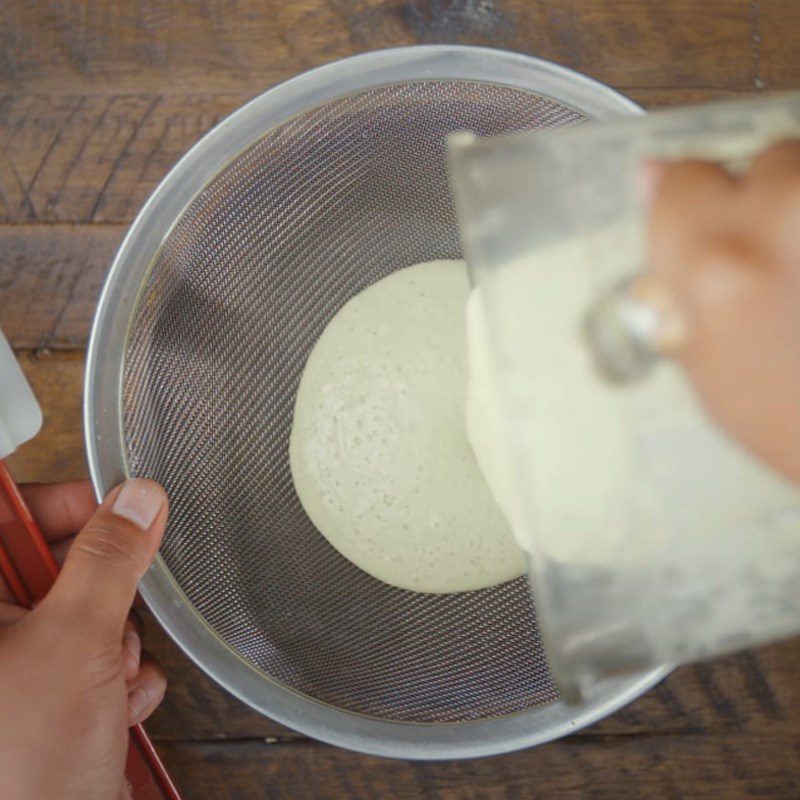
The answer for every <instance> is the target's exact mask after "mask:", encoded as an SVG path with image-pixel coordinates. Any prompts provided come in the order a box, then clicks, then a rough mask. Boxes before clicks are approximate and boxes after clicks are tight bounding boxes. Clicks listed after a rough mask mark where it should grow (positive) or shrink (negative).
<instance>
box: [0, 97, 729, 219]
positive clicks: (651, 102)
mask: <svg viewBox="0 0 800 800" xmlns="http://www.w3.org/2000/svg"><path fill="white" fill-rule="evenodd" d="M264 88H266V87H264ZM742 91H744V90H736V91H734V90H727V89H697V88H695V89H692V88H683V89H676V88H664V89H658V88H655V89H654V88H636V87H633V88H631V89H629V90H628V93H629V94H630V95H631V96H632V97H633V98H634V99H635V100H637V101H638V102H640V103H642V104H643V105H645V107H655V106H663V105H674V104H676V103H685V102H701V101H703V100H709V99H714V98H717V97H724V96H730V95H731V94H739V93H741V92H742ZM248 99H250V97H249V95H244V94H239V95H230V94H221V95H218V94H214V95H208V94H202V95H148V94H141V95H68V96H55V95H37V96H30V95H7V96H5V97H4V98H2V99H0V223H2V222H11V223H20V222H69V223H76V222H103V223H110V222H130V220H131V219H132V218H133V217H134V216H135V215H136V213H137V212H138V210H139V208H141V206H142V205H143V204H144V202H145V200H146V199H147V197H148V196H149V195H150V194H151V192H152V191H153V189H154V188H155V187H156V185H157V184H158V182H159V181H160V180H161V179H162V178H163V177H164V176H165V175H166V173H167V172H168V171H169V169H170V168H171V167H172V166H173V165H174V164H175V163H176V162H177V161H178V160H179V159H180V157H181V156H182V155H183V154H184V153H185V152H186V151H187V150H189V148H190V147H191V146H192V145H193V144H195V142H197V141H198V140H199V139H200V138H201V137H202V136H203V134H204V133H206V132H207V131H208V130H209V129H210V128H211V127H212V126H213V125H214V124H216V123H217V122H218V121H220V120H221V119H223V118H224V117H225V116H227V115H228V114H230V113H231V112H232V111H233V110H234V109H236V108H237V107H239V106H241V105H242V104H244V103H245V102H246V101H247V100H248Z"/></svg>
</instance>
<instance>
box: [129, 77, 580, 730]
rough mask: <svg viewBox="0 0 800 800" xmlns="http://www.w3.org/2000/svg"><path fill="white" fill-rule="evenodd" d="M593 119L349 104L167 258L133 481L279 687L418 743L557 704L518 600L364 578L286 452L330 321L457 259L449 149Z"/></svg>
mask: <svg viewBox="0 0 800 800" xmlns="http://www.w3.org/2000/svg"><path fill="white" fill-rule="evenodd" d="M584 119H585V117H583V116H582V115H581V114H579V113H578V112H576V111H574V110H573V109H571V108H568V107H565V106H562V105H559V104H557V103H555V102H553V101H552V100H549V99H545V98H542V97H539V96H537V95H535V94H532V93H530V92H525V91H522V90H517V89H512V88H508V87H502V86H498V85H494V84H487V83H478V82H460V81H418V82H413V83H406V84H398V85H390V86H383V87H380V88H376V89H372V90H369V91H364V92H360V93H357V94H353V95H350V96H347V97H344V98H341V99H339V100H336V101H333V102H330V103H327V104H325V105H324V106H321V107H319V108H316V109H312V110H309V111H307V112H305V113H303V114H301V115H299V116H297V117H295V118H293V119H291V120H290V121H288V122H286V123H284V124H283V125H281V126H279V127H277V128H275V129H273V130H270V131H268V132H266V135H264V136H263V138H261V139H259V140H258V141H256V142H255V143H254V144H253V145H252V146H251V147H249V148H248V149H247V150H246V151H245V152H243V153H241V154H240V155H239V156H238V157H237V158H235V159H234V160H233V161H232V162H231V163H229V164H228V165H227V166H226V167H225V168H224V169H222V170H221V171H220V172H219V173H218V174H217V176H216V177H215V178H214V179H213V180H212V181H211V182H210V183H209V184H208V185H207V186H206V188H205V189H204V190H203V191H202V192H201V193H200V195H199V196H198V197H196V198H195V200H194V201H193V202H192V203H191V204H190V205H189V207H188V208H187V209H186V210H185V211H184V213H183V215H182V216H181V218H180V219H179V221H178V222H177V224H176V225H175V226H174V228H173V230H172V232H171V233H170V235H169V236H168V238H167V239H166V241H165V242H164V243H163V246H162V248H161V250H160V252H159V255H158V256H157V258H156V260H155V263H154V265H153V268H152V270H151V272H150V275H149V278H148V281H147V284H146V286H145V287H144V290H143V294H142V297H141V299H140V301H139V305H138V307H137V310H136V313H135V316H134V320H133V324H132V328H131V332H130V337H129V342H128V346H127V351H126V360H125V370H124V378H123V405H124V408H123V414H124V417H123V418H124V426H125V436H126V445H127V457H128V463H129V467H130V471H131V473H132V474H135V475H147V476H150V477H153V478H155V479H157V480H159V481H161V482H162V483H163V484H164V485H165V486H166V489H167V491H168V493H169V497H170V503H171V513H170V522H169V529H168V532H167V535H166V538H165V542H164V545H163V548H162V555H163V558H164V561H165V563H166V565H167V567H168V568H169V570H170V571H171V573H172V575H173V576H174V578H175V580H176V581H177V583H178V584H179V586H180V587H181V589H182V590H183V592H184V593H185V594H186V595H187V597H188V598H189V600H190V601H191V603H192V604H193V605H194V606H195V608H196V609H197V610H198V611H199V613H200V614H201V615H202V616H203V617H204V619H205V620H206V622H207V623H208V625H209V626H210V627H211V628H212V629H213V630H214V632H215V633H216V634H217V635H218V636H219V637H220V638H221V639H222V640H223V641H224V642H226V643H227V645H228V646H229V647H231V648H232V649H233V650H235V651H236V652H237V653H238V654H240V655H241V656H243V657H244V658H246V659H247V660H248V661H250V662H251V663H252V664H254V665H255V666H256V667H258V668H259V669H260V670H262V671H263V673H264V674H265V675H267V676H269V677H271V678H273V679H277V680H279V681H282V682H284V683H285V684H287V685H289V686H291V687H293V688H294V689H295V690H297V691H300V692H302V693H304V694H306V695H308V696H310V697H313V698H316V699H317V700H320V701H324V702H326V703H329V704H332V705H335V706H338V707H340V708H343V709H347V710H350V711H355V712H360V713H363V714H368V715H370V716H373V717H378V718H382V719H390V720H405V721H414V722H430V723H435V722H456V721H466V720H476V719H485V718H490V717H497V716H500V715H504V714H509V713H513V712H516V711H520V710H523V709H529V708H532V707H535V706H537V705H540V704H543V703H547V702H549V701H551V700H554V699H556V697H557V691H556V689H555V688H554V686H553V684H552V682H551V680H550V676H549V673H548V670H547V665H546V661H545V657H544V653H543V650H542V644H541V641H540V638H539V634H538V631H537V628H536V623H535V619H534V611H533V606H532V602H531V599H530V593H529V591H528V588H527V585H526V582H525V579H524V578H520V579H518V580H515V581H511V582H509V583H506V584H503V585H501V586H496V587H493V588H490V589H485V590H481V591H476V592H467V593H463V594H449V595H431V594H422V593H416V592H410V591H405V590H401V589H397V588H393V587H391V586H388V585H386V584H384V583H381V582H380V581H377V580H375V579H373V578H371V577H370V576H368V575H367V574H365V573H364V572H362V571H361V570H359V569H358V568H357V567H355V566H354V565H353V564H351V563H350V562H349V561H347V560H346V559H345V558H343V557H342V556H340V555H339V554H338V553H337V552H336V551H335V550H334V549H333V548H332V547H331V546H330V545H329V544H328V543H327V541H326V540H325V539H324V538H323V537H322V536H321V535H320V533H319V532H318V531H317V530H316V529H315V527H314V526H313V524H312V523H311V522H310V520H309V519H308V517H307V516H306V514H305V513H304V511H303V509H302V507H301V505H300V502H299V500H298V498H297V496H296V494H295V491H294V487H293V484H292V478H291V473H290V470H289V459H288V447H289V433H290V429H291V423H292V411H293V406H294V399H295V392H296V390H297V385H298V382H299V379H300V375H301V372H302V369H303V365H304V363H305V359H306V357H307V355H308V353H309V351H310V350H311V348H312V346H313V345H314V343H315V341H316V339H317V337H318V336H319V334H320V333H321V331H322V329H323V328H324V326H325V325H326V323H327V322H328V321H329V320H330V318H331V317H332V316H333V315H334V313H335V312H336V311H337V310H338V309H339V308H340V307H341V306H342V305H343V304H344V303H345V302H346V301H347V300H348V299H349V298H350V297H352V296H353V295H354V294H356V293H357V292H358V291H360V290H361V289H363V288H364V287H366V286H367V285H369V284H370V283H372V282H374V281H376V280H378V279H379V278H381V277H383V276H384V275H386V274H387V273H389V272H391V271H392V270H394V269H397V268H400V267H404V266H408V265H410V264H414V263H417V262H420V261H428V260H431V259H438V258H458V257H460V256H461V249H460V245H459V236H458V228H457V223H456V219H455V215H454V210H453V207H452V201H451V198H450V191H449V186H448V179H447V172H446V157H445V156H446V153H445V138H446V136H447V134H449V133H450V132H452V131H456V130H472V131H475V132H476V133H478V134H479V135H492V134H500V133H505V132H511V131H516V130H521V129H525V128H532V127H549V126H554V125H565V124H574V123H578V122H581V121H583V120H584Z"/></svg>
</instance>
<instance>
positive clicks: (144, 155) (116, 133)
mask: <svg viewBox="0 0 800 800" xmlns="http://www.w3.org/2000/svg"><path fill="white" fill-rule="evenodd" d="M247 99H248V98H247V96H246V95H236V96H231V95H219V94H216V95H204V94H200V95H178V96H175V95H161V94H108V95H102V94H100V95H76V94H72V95H52V94H51V95H6V96H5V97H3V98H0V222H128V221H130V220H131V219H132V218H133V216H135V214H136V212H137V211H138V210H139V208H140V207H141V206H142V204H143V203H144V201H145V200H146V199H147V197H148V195H149V194H150V193H151V192H152V190H153V189H154V188H155V186H156V185H157V184H158V182H159V181H160V180H161V179H162V178H163V177H164V175H165V174H166V173H167V172H168V171H169V169H170V167H172V166H173V165H174V164H175V162H176V161H178V159H179V158H180V157H181V156H182V155H183V154H184V153H185V152H186V151H187V150H188V149H189V148H190V147H191V146H192V145H193V144H194V143H195V142H196V141H198V139H200V138H201V137H202V135H203V134H204V133H205V132H206V131H207V130H208V129H209V128H211V127H213V125H214V124H215V123H216V122H218V121H219V120H220V119H221V118H223V117H225V116H227V115H228V114H229V113H230V112H231V111H233V110H234V109H235V108H236V107H238V106H239V105H241V104H242V103H244V102H245V101H246V100H247Z"/></svg>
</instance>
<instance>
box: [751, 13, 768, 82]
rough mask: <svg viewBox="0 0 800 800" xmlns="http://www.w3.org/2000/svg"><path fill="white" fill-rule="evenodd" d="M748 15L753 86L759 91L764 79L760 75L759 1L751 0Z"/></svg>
mask: <svg viewBox="0 0 800 800" xmlns="http://www.w3.org/2000/svg"><path fill="white" fill-rule="evenodd" d="M750 17H751V22H752V27H751V32H750V49H751V51H752V54H753V86H755V88H756V89H757V90H758V91H759V92H760V91H762V90H763V89H764V86H765V84H764V79H763V77H762V75H761V3H760V0H752V3H751V4H750Z"/></svg>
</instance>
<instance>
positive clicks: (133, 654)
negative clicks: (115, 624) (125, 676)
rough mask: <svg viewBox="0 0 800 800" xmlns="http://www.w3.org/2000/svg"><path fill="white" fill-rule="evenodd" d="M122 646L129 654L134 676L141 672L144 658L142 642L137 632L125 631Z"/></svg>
mask: <svg viewBox="0 0 800 800" xmlns="http://www.w3.org/2000/svg"><path fill="white" fill-rule="evenodd" d="M122 646H123V647H124V648H125V650H126V651H127V653H128V658H129V659H130V666H131V668H132V671H133V674H134V675H135V674H136V672H138V670H139V661H140V659H141V657H142V640H141V639H140V638H139V634H138V633H136V631H125V635H124V636H123V637H122Z"/></svg>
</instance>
